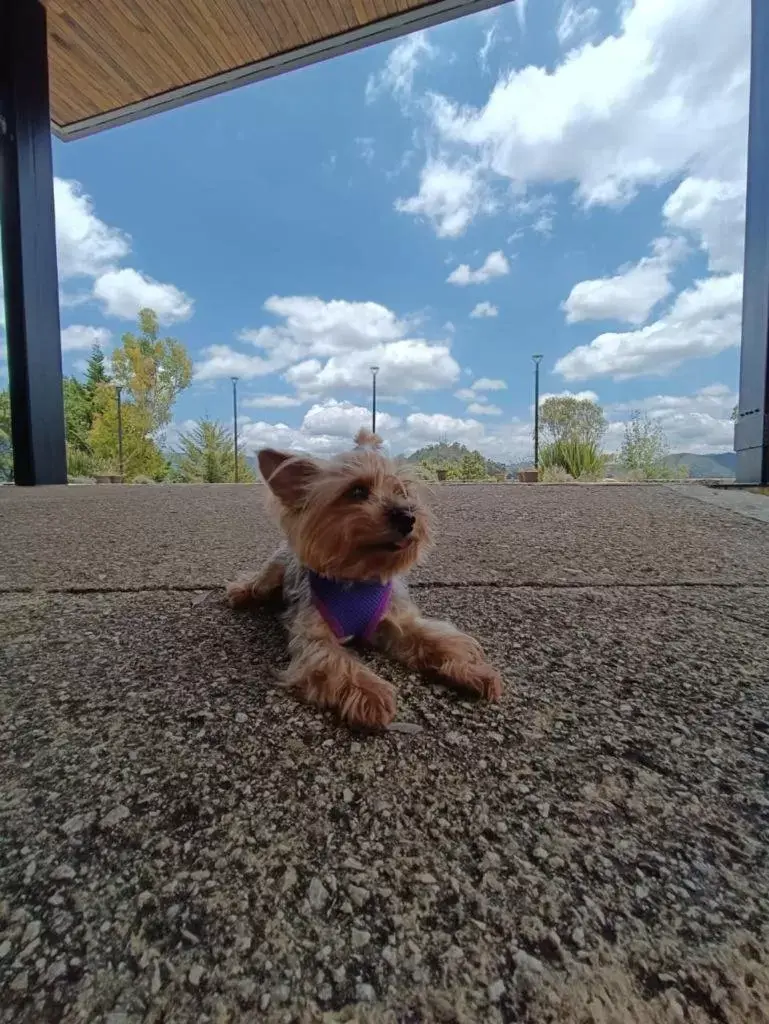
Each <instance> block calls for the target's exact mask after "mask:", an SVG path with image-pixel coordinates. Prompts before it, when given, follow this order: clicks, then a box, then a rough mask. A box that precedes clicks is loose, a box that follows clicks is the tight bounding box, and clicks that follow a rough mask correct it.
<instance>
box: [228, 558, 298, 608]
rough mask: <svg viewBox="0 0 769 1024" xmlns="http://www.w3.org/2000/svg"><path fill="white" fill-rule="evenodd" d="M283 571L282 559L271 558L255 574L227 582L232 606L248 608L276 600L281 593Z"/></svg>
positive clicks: (284, 569)
mask: <svg viewBox="0 0 769 1024" xmlns="http://www.w3.org/2000/svg"><path fill="white" fill-rule="evenodd" d="M285 573H286V566H285V563H284V562H283V560H282V559H280V558H273V559H272V560H271V561H269V562H268V563H267V565H265V567H264V568H263V569H262V570H261V571H260V572H258V573H257V574H256V575H255V576H243V577H240V578H239V579H237V580H233V581H232V583H228V584H227V599H228V601H229V602H230V604H231V605H232V607H233V608H248V607H249V606H253V605H259V604H268V603H270V602H272V601H278V600H279V599H280V598H281V596H282V594H283V577H284V576H285Z"/></svg>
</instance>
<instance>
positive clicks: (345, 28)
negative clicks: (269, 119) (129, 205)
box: [43, 0, 504, 139]
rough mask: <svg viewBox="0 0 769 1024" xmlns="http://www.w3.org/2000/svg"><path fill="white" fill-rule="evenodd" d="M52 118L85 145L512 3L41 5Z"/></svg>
mask: <svg viewBox="0 0 769 1024" xmlns="http://www.w3.org/2000/svg"><path fill="white" fill-rule="evenodd" d="M43 2H44V3H45V6H46V9H47V12H48V47H49V68H50V89H51V120H52V122H53V123H52V127H53V130H54V132H55V133H56V135H58V136H59V137H60V138H64V139H68V138H70V139H71V138H77V137H80V136H82V135H88V134H91V133H92V132H95V131H100V130H101V129H104V128H108V127H110V126H111V125H115V124H123V123H125V122H127V121H132V120H135V119H136V118H139V117H145V116H148V115H149V114H152V113H156V112H158V111H160V110H165V109H169V108H171V107H175V106H179V105H181V104H182V103H187V102H190V101H192V100H195V99H199V98H202V97H204V96H210V95H213V94H214V93H217V92H222V91H224V90H226V89H232V88H235V87H236V86H238V85H244V84H246V83H248V82H253V81H257V80H258V79H260V78H268V77H271V76H273V75H277V74H281V73H283V72H285V71H289V70H291V69H293V68H297V67H302V66H304V65H307V64H312V63H315V62H316V61H319V60H325V59H327V58H328V57H332V56H335V55H337V54H340V53H345V52H347V51H349V50H354V49H358V48H359V47H362V46H366V45H369V44H371V43H376V42H381V41H383V40H385V39H392V38H394V37H395V36H398V35H403V34H405V33H407V32H411V31H414V30H416V29H419V28H425V27H427V26H429V25H434V24H437V23H438V22H441V21H447V20H449V19H451V18H454V17H458V16H460V15H462V14H469V13H471V12H473V11H479V10H483V9H485V8H488V7H494V6H496V5H497V4H499V3H502V2H504V0H43Z"/></svg>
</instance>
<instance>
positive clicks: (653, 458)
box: [619, 412, 678, 480]
mask: <svg viewBox="0 0 769 1024" xmlns="http://www.w3.org/2000/svg"><path fill="white" fill-rule="evenodd" d="M667 454H668V443H667V439H666V437H665V432H664V430H663V429H662V425H661V423H660V422H659V420H654V419H649V417H648V416H647V415H646V413H640V412H634V413H633V414H632V416H631V417H630V419H629V420H628V422H627V423H626V424H625V439H624V441H623V442H622V448H621V449H620V456H619V462H620V465H621V466H622V468H623V469H624V470H625V472H626V473H628V474H629V475H630V476H633V477H638V478H640V479H642V480H670V479H672V478H674V477H675V476H677V475H678V474H677V473H676V471H675V470H674V469H673V468H672V467H670V466H669V465H668V464H667V463H666V461H665V456H666V455H667Z"/></svg>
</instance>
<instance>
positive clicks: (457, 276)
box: [446, 249, 510, 287]
mask: <svg viewBox="0 0 769 1024" xmlns="http://www.w3.org/2000/svg"><path fill="white" fill-rule="evenodd" d="M509 273H510V264H509V263H508V262H507V257H506V256H505V254H504V253H503V252H502V250H501V249H497V250H495V251H494V252H490V253H489V255H488V256H487V257H486V259H485V260H484V261H483V263H482V264H481V266H480V267H478V269H477V270H471V269H470V266H469V264H467V263H460V265H459V266H458V267H455V268H454V270H452V271H451V273H450V274H449V276H448V277H447V278H446V280H447V282H448V283H449V284H456V285H459V286H460V287H462V286H464V285H468V284H485V283H486V282H487V281H490V280H491V279H492V278H494V277H504V275H505V274H509Z"/></svg>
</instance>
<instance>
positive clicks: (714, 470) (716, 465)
mask: <svg viewBox="0 0 769 1024" xmlns="http://www.w3.org/2000/svg"><path fill="white" fill-rule="evenodd" d="M665 462H666V463H667V464H668V465H669V466H674V467H678V466H685V467H686V468H687V470H688V471H689V478H690V479H691V480H704V479H709V478H713V479H717V480H730V479H733V478H734V473H735V469H736V466H737V456H736V455H735V453H734V452H715V453H713V454H711V455H692V454H690V453H688V452H681V453H676V454H675V455H668V456H667V457H666V458H665Z"/></svg>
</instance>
